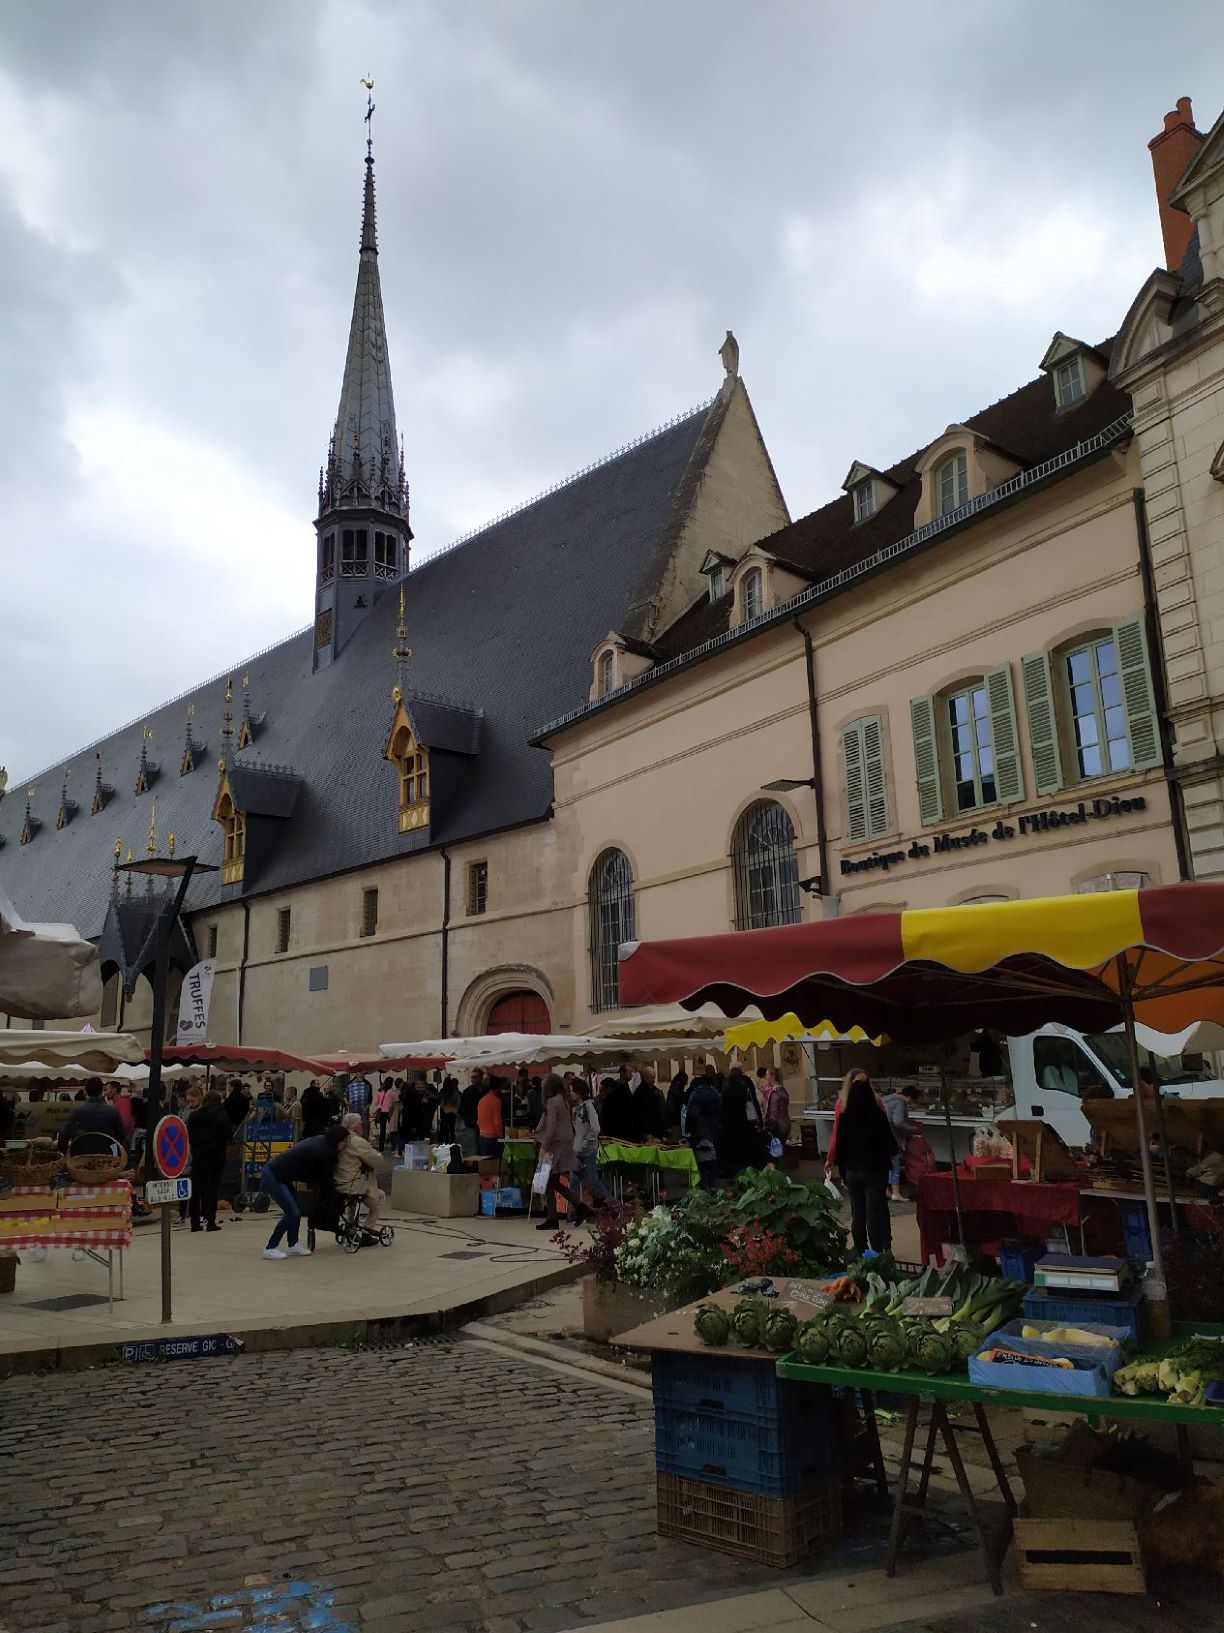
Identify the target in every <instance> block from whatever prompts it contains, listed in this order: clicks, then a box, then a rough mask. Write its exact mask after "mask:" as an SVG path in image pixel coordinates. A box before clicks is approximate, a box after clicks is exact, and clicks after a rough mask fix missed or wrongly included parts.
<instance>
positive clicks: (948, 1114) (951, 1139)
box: [943, 1078, 969, 1264]
mask: <svg viewBox="0 0 1224 1633" xmlns="http://www.w3.org/2000/svg"><path fill="white" fill-rule="evenodd" d="M943 1111H944V1127H945V1128H946V1129H947V1131H948V1154H949V1156H950V1157H951V1158H952V1201H953V1204H954V1205H955V1208H956V1231H957V1235H958V1236H959V1237H960V1245H961V1248H962V1249H963V1251H964V1254H965V1263H966V1264H968V1263H969V1244H968V1243H967V1242H966V1241H965V1210H964V1209H963V1208H962V1207H961V1191H960V1175H959V1174H958V1173H957V1171H956V1135H955V1134H954V1133H953V1131H952V1108H951V1106H950V1105H949V1104H948V1081H947V1078H945V1079H944V1080H943Z"/></svg>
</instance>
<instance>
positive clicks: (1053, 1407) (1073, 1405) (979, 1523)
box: [778, 1321, 1224, 1594]
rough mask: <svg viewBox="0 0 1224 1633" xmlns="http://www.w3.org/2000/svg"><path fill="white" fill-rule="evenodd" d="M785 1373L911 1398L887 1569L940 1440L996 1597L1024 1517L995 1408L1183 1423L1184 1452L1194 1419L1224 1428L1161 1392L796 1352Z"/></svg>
mask: <svg viewBox="0 0 1224 1633" xmlns="http://www.w3.org/2000/svg"><path fill="white" fill-rule="evenodd" d="M1196 1333H1198V1334H1202V1335H1204V1336H1217V1335H1224V1326H1212V1325H1210V1324H1208V1323H1204V1322H1201V1321H1198V1322H1178V1323H1176V1324H1175V1326H1174V1329H1173V1335H1172V1337H1170V1338H1169V1339H1167V1340H1166V1341H1165V1343H1164V1344H1163V1345H1158V1344H1151V1345H1148V1346H1147V1348H1148V1352H1149V1353H1153V1352H1158V1351H1160V1350H1162V1349H1172V1348H1173V1347H1174V1346H1175V1345H1177V1344H1180V1343H1184V1342H1185V1340H1186V1339H1187V1338H1190V1337H1191V1336H1193V1335H1194V1334H1196ZM778 1376H779V1377H780V1378H790V1379H792V1380H794V1381H795V1382H797V1383H810V1384H822V1385H826V1386H828V1385H835V1386H836V1385H840V1386H841V1387H842V1388H844V1389H879V1388H880V1387H881V1385H883V1386H884V1387H886V1388H887V1389H888V1391H889V1392H890V1393H892V1394H897V1395H905V1396H908V1397H909V1405H908V1407H907V1408H906V1413H905V1440H904V1443H903V1445H902V1450H901V1464H900V1468H899V1471H898V1472H899V1478H898V1481H897V1490H896V1494H895V1496H894V1499H893V1516H892V1525H891V1527H890V1530H889V1537H888V1557H887V1561H886V1563H885V1570H886V1573H887V1574H888V1575H889V1576H895V1575H896V1570H897V1559H898V1556H899V1554H900V1552H901V1547H902V1544H903V1543H904V1541H905V1536H906V1533H907V1530H908V1529H909V1526H910V1524H911V1522H912V1521H913V1520H914V1519H915V1518H918V1517H920V1516H921V1515H922V1514H923V1513H924V1511H925V1507H926V1499H927V1492H928V1489H929V1486H930V1480H931V1474H932V1470H933V1463H934V1457H935V1449H936V1446H937V1444H938V1443H939V1442H940V1441H942V1442H943V1448H944V1451H945V1453H946V1454H947V1458H948V1462H949V1463H950V1464H951V1466H952V1472H953V1474H954V1475H955V1478H956V1484H957V1486H958V1488H959V1490H960V1494H961V1500H962V1502H963V1503H964V1505H965V1510H966V1512H967V1513H968V1515H969V1518H970V1520H971V1522H972V1524H973V1528H974V1530H975V1531H976V1533H977V1537H978V1545H979V1547H980V1548H981V1551H982V1557H983V1559H984V1560H985V1562H986V1568H987V1572H988V1574H989V1576H990V1583H991V1586H992V1587H993V1589H994V1591H995V1593H996V1594H1001V1593H1002V1592H1003V1583H1002V1579H1001V1572H1000V1568H1001V1566H1002V1562H1003V1557H1004V1555H1005V1554H1006V1552H1007V1549H1008V1546H1009V1545H1010V1542H1011V1536H1012V1521H1013V1520H1014V1519H1015V1517H1016V1512H1017V1509H1016V1500H1015V1497H1014V1496H1013V1495H1012V1490H1011V1486H1010V1485H1009V1484H1008V1480H1007V1476H1006V1474H1005V1473H1004V1472H1003V1465H1002V1462H1001V1460H1000V1458H999V1453H998V1450H997V1448H996V1446H995V1442H994V1436H993V1435H992V1434H991V1430H990V1422H989V1419H988V1417H987V1412H986V1409H987V1407H988V1406H990V1405H999V1406H1012V1407H1016V1406H1019V1407H1027V1408H1028V1409H1029V1410H1031V1411H1038V1412H1041V1413H1043V1414H1049V1413H1054V1412H1069V1413H1073V1414H1075V1415H1077V1416H1083V1417H1085V1418H1087V1420H1088V1421H1089V1423H1091V1424H1093V1425H1094V1426H1095V1425H1096V1424H1097V1423H1099V1421H1100V1420H1101V1419H1102V1418H1109V1419H1111V1420H1113V1421H1115V1422H1133V1423H1168V1424H1173V1425H1174V1426H1176V1428H1177V1431H1178V1441H1179V1446H1180V1447H1181V1448H1182V1454H1183V1456H1185V1455H1187V1448H1186V1447H1185V1435H1186V1430H1187V1428H1189V1427H1190V1426H1191V1425H1192V1424H1214V1425H1215V1426H1216V1427H1217V1428H1220V1427H1224V1413H1221V1411H1220V1409H1219V1408H1218V1407H1212V1406H1172V1405H1170V1404H1169V1402H1168V1401H1167V1400H1159V1399H1157V1398H1156V1397H1154V1396H1142V1395H1108V1396H1105V1397H1104V1398H1100V1397H1088V1396H1083V1395H1053V1394H1045V1393H1043V1392H1042V1391H1040V1390H1019V1389H992V1388H990V1387H989V1386H988V1385H984V1384H975V1383H971V1382H970V1381H969V1379H968V1377H966V1376H965V1375H964V1374H963V1373H945V1374H941V1375H938V1376H935V1377H932V1376H930V1374H928V1373H924V1372H884V1373H881V1372H877V1371H874V1370H873V1369H871V1368H868V1367H831V1366H808V1365H807V1363H806V1362H804V1361H800V1360H798V1359H797V1358H794V1357H792V1356H785V1357H784V1358H783V1359H782V1360H781V1361H779V1362H778ZM949 1401H960V1402H963V1403H964V1404H966V1405H968V1406H969V1407H970V1408H971V1410H972V1414H973V1423H972V1424H965V1423H958V1422H956V1421H954V1420H953V1419H952V1418H950V1417H949V1415H948V1402H949ZM924 1404H925V1405H926V1408H927V1413H928V1417H927V1423H926V1425H925V1428H926V1445H925V1449H924V1452H923V1456H922V1461H921V1463H915V1462H914V1460H913V1453H914V1442H915V1440H916V1439H917V1437H918V1431H919V1419H920V1417H921V1413H922V1410H923V1406H924ZM964 1433H971V1434H978V1435H980V1436H981V1438H982V1445H983V1447H984V1449H985V1452H986V1456H987V1458H988V1460H989V1462H990V1467H991V1470H992V1472H993V1474H994V1477H995V1485H996V1488H997V1490H998V1492H999V1495H1000V1496H1001V1497H1002V1499H1003V1507H1004V1511H1005V1518H1004V1521H1003V1525H1002V1527H1001V1529H1000V1530H999V1531H998V1532H997V1533H996V1534H995V1535H994V1536H992V1535H991V1534H990V1532H989V1530H988V1528H987V1524H986V1520H985V1518H984V1516H983V1515H982V1513H981V1511H980V1510H979V1508H978V1505H977V1502H976V1500H975V1498H974V1494H973V1490H972V1488H971V1486H970V1484H969V1478H968V1476H967V1474H966V1473H965V1465H964V1461H963V1460H962V1458H961V1454H960V1448H959V1446H958V1445H957V1444H956V1436H957V1435H958V1434H964ZM915 1469H917V1470H918V1482H917V1484H916V1486H914V1487H913V1488H912V1489H911V1486H910V1476H911V1474H913V1472H914V1471H915Z"/></svg>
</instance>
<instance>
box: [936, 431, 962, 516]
mask: <svg viewBox="0 0 1224 1633" xmlns="http://www.w3.org/2000/svg"><path fill="white" fill-rule="evenodd" d="M934 474H935V514H936V516H951V515H952V514H953V513H954V512H955V511H958V510H959V509H960V508H961V506H962V505H967V504H968V503H969V455H968V454H967V453H966V451H965V450H964V449H963V448H958V449H957V450H956V451H955V453H951V454H949V455H948V457H947V458H946V459H941V460H940V462H939V464H938V465H937V466H936V467H935V473H934ZM948 478H950V481H949V480H947V479H948ZM945 490H947V491H945ZM949 501H951V502H949Z"/></svg>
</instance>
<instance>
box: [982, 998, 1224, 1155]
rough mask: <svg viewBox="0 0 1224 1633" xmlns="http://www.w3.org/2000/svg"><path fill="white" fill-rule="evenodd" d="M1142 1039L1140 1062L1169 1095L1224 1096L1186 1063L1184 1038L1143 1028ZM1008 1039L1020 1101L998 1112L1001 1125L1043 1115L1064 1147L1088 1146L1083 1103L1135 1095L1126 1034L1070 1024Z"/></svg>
mask: <svg viewBox="0 0 1224 1633" xmlns="http://www.w3.org/2000/svg"><path fill="white" fill-rule="evenodd" d="M1137 1035H1138V1039H1139V1054H1140V1062H1141V1064H1142V1065H1144V1066H1151V1067H1152V1069H1153V1070H1154V1071H1155V1073H1156V1075H1157V1077H1158V1078H1159V1079H1160V1082H1161V1086H1162V1088H1163V1090H1164V1092H1165V1094H1166V1095H1167V1096H1170V1097H1171V1096H1177V1097H1179V1098H1181V1099H1186V1100H1206V1099H1210V1098H1212V1097H1214V1096H1224V1081H1221V1080H1220V1079H1219V1078H1213V1077H1211V1076H1207V1075H1202V1074H1201V1073H1200V1072H1198V1071H1195V1070H1193V1069H1191V1068H1190V1067H1189V1066H1188V1065H1187V1064H1186V1063H1185V1061H1183V1059H1182V1056H1181V1054H1180V1053H1179V1052H1178V1047H1179V1044H1180V1043H1181V1042H1182V1041H1183V1040H1184V1038H1185V1036H1186V1035H1185V1034H1182V1035H1181V1037H1180V1038H1179V1037H1170V1036H1168V1035H1166V1034H1164V1033H1160V1032H1153V1031H1151V1030H1150V1029H1149V1028H1148V1027H1144V1026H1141V1027H1139V1028H1138V1029H1137ZM1006 1041H1007V1053H1008V1059H1009V1062H1010V1065H1011V1080H1012V1088H1013V1090H1014V1092H1015V1097H1016V1103H1015V1105H1014V1106H1009V1107H1008V1108H1007V1109H1006V1110H1005V1111H1001V1112H1000V1113H999V1121H1000V1122H1006V1121H1007V1120H1008V1118H1012V1117H1039V1118H1041V1119H1042V1120H1043V1121H1044V1122H1046V1123H1048V1124H1049V1125H1050V1127H1051V1128H1053V1129H1054V1130H1055V1131H1056V1132H1057V1133H1058V1134H1060V1135H1061V1136H1062V1139H1063V1142H1064V1144H1066V1145H1070V1146H1083V1145H1087V1143H1088V1138H1089V1135H1090V1133H1091V1129H1090V1127H1089V1123H1088V1119H1087V1117H1085V1116H1084V1112H1083V1107H1082V1102H1083V1101H1084V1100H1091V1099H1094V1098H1095V1099H1101V1098H1104V1099H1124V1098H1126V1097H1127V1096H1128V1095H1129V1094H1130V1093H1131V1083H1130V1075H1131V1073H1130V1053H1129V1050H1128V1047H1127V1042H1126V1034H1125V1033H1124V1032H1121V1031H1116V1032H1098V1033H1093V1034H1091V1035H1088V1036H1085V1035H1084V1034H1083V1033H1081V1032H1073V1031H1072V1030H1071V1029H1070V1027H1067V1026H1043V1027H1042V1028H1041V1029H1040V1030H1039V1031H1037V1032H1030V1033H1028V1034H1027V1036H1025V1037H1022V1038H1008V1039H1007V1040H1006ZM1166 1051H1168V1052H1166Z"/></svg>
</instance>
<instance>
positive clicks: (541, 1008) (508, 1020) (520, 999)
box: [485, 991, 552, 1036]
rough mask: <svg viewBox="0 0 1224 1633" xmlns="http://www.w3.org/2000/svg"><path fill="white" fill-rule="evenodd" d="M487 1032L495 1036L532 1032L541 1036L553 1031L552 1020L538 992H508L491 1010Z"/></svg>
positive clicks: (486, 1027)
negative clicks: (503, 1033)
mask: <svg viewBox="0 0 1224 1633" xmlns="http://www.w3.org/2000/svg"><path fill="white" fill-rule="evenodd" d="M485 1031H486V1032H487V1033H490V1034H493V1035H497V1034H500V1033H502V1032H531V1033H534V1034H535V1035H537V1036H540V1035H542V1034H545V1033H548V1032H551V1031H552V1018H551V1017H550V1015H549V1013H548V1005H547V1004H546V1003H545V1002H544V1000H543V998H541V997H540V995H539V993H538V992H527V991H521V992H507V993H504V994H503V995H502V996H501V997H500V998H498V999H497V1000H496V1002H495V1003H494V1004H493V1005H492V1007H491V1008H490V1010H489V1018H488V1020H487V1021H486V1022H485Z"/></svg>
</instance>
